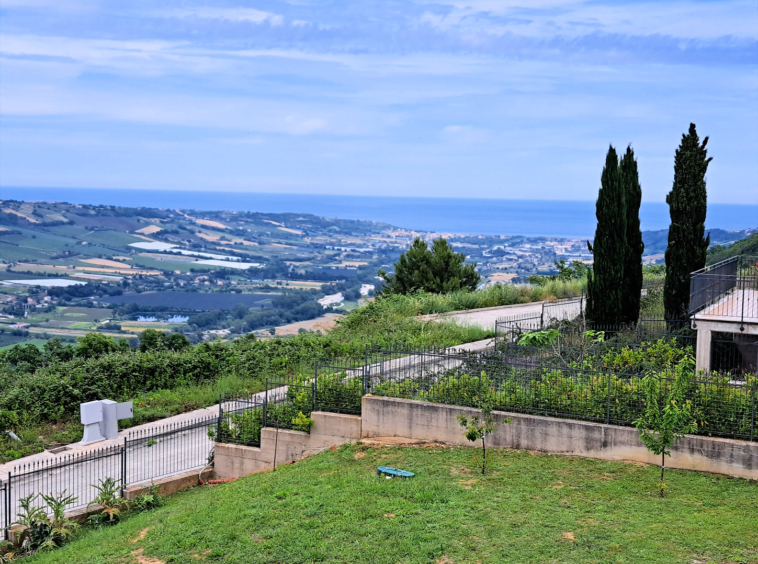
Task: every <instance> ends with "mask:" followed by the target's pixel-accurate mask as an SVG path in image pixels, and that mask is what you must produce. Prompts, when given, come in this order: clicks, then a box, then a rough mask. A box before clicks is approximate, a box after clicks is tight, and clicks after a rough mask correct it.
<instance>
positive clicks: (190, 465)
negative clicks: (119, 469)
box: [122, 417, 218, 484]
mask: <svg viewBox="0 0 758 564" xmlns="http://www.w3.org/2000/svg"><path fill="white" fill-rule="evenodd" d="M217 426H218V419H217V418H216V417H204V418H197V419H192V420H190V421H183V422H181V423H173V424H169V425H163V426H161V427H152V428H149V429H145V430H137V431H133V432H131V433H129V434H128V435H127V437H126V439H125V440H124V474H123V478H122V483H124V484H138V483H141V482H147V481H150V480H155V479H157V478H162V477H164V476H170V475H172V474H178V473H180V472H185V471H189V470H194V469H198V468H202V467H203V466H205V465H207V464H208V463H209V461H210V454H211V451H212V449H213V445H214V441H213V439H212V436H211V435H212V434H209V431H212V430H214V429H215V428H216V427H217Z"/></svg>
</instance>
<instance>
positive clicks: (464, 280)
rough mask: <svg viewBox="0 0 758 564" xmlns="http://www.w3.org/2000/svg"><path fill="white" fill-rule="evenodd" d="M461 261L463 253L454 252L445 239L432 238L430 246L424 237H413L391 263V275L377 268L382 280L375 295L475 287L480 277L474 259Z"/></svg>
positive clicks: (472, 288) (452, 290)
mask: <svg viewBox="0 0 758 564" xmlns="http://www.w3.org/2000/svg"><path fill="white" fill-rule="evenodd" d="M465 262H466V255H464V254H463V253H456V252H455V251H454V250H453V249H452V247H450V245H448V242H447V240H446V239H444V238H442V237H440V238H439V239H435V240H434V241H432V248H431V249H430V248H429V246H428V245H427V244H426V241H424V240H423V239H421V238H418V237H417V238H416V239H415V240H414V241H413V244H412V245H411V248H410V249H408V250H407V251H406V252H404V253H403V254H401V255H400V260H398V261H397V262H396V263H395V274H394V276H392V275H389V274H387V273H386V272H384V271H383V270H380V271H379V276H381V277H382V279H383V280H384V286H383V287H382V289H381V290H380V291H379V295H380V296H390V295H392V294H411V293H413V292H418V291H421V292H432V293H435V294H442V293H446V292H454V291H456V290H469V291H473V290H476V287H477V286H478V285H479V281H480V280H481V277H480V276H479V274H478V273H477V272H476V263H473V264H465Z"/></svg>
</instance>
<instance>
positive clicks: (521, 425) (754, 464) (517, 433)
mask: <svg viewBox="0 0 758 564" xmlns="http://www.w3.org/2000/svg"><path fill="white" fill-rule="evenodd" d="M362 411H363V413H362V420H361V427H362V437H364V438H370V437H406V438H409V439H416V440H425V441H436V442H444V443H449V444H456V445H471V443H469V442H468V441H467V440H466V438H465V437H464V436H463V429H462V428H461V426H460V425H459V423H458V420H457V419H456V417H457V416H458V415H459V414H461V413H467V414H475V413H477V410H475V409H470V408H466V407H458V406H452V405H441V404H435V403H427V402H421V401H414V400H404V399H395V398H384V397H375V396H370V395H369V396H364V398H363V408H362ZM493 417H494V418H495V419H496V420H498V421H503V420H504V419H510V420H511V423H509V424H506V425H501V426H499V427H498V429H497V431H496V432H495V433H494V434H492V435H491V436H490V437H488V441H489V444H490V445H491V446H492V447H496V448H514V449H524V450H537V451H541V452H548V453H554V454H565V455H575V456H586V457H589V458H599V459H604V460H631V461H638V462H648V463H653V464H660V457H658V456H654V455H653V454H652V453H650V452H649V451H648V450H647V449H646V448H645V446H644V445H643V444H642V442H641V441H640V439H639V435H638V433H637V430H636V429H633V428H631V427H620V426H616V425H601V424H598V423H588V422H583V421H574V420H570V419H557V418H554V417H539V416H534V415H523V414H518V413H502V412H497V411H496V412H493ZM666 467H667V468H681V469H686V470H700V471H704V472H713V473H718V474H726V475H729V476H737V477H742V478H751V479H758V443H750V442H746V441H738V440H733V439H718V438H710V437H700V436H695V435H687V436H686V437H685V438H683V439H682V440H681V441H679V443H678V444H677V445H676V447H675V448H674V449H673V450H672V456H671V457H667V458H666Z"/></svg>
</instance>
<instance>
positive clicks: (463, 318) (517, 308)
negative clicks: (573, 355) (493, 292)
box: [419, 298, 583, 330]
mask: <svg viewBox="0 0 758 564" xmlns="http://www.w3.org/2000/svg"><path fill="white" fill-rule="evenodd" d="M582 305H583V298H570V299H567V300H556V301H552V302H534V303H528V304H516V305H509V306H497V307H485V308H481V309H469V310H464V311H451V312H449V313H437V314H432V315H424V316H421V317H420V318H419V319H421V320H422V321H424V320H430V321H455V322H456V323H458V324H459V325H478V326H479V327H481V328H482V329H487V330H493V329H494V328H495V322H496V321H497V320H498V319H501V318H503V317H513V316H519V317H521V316H528V315H534V316H535V317H537V316H540V315H544V319H545V321H547V320H548V319H550V318H556V319H573V318H574V317H576V316H577V315H578V314H579V313H580V312H581V307H582Z"/></svg>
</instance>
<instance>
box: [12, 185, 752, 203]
mask: <svg viewBox="0 0 758 564" xmlns="http://www.w3.org/2000/svg"><path fill="white" fill-rule="evenodd" d="M6 188H8V189H27V188H28V189H32V190H35V189H36V190H102V191H110V190H114V191H115V190H130V191H145V192H147V191H150V192H155V191H164V192H197V193H224V194H246V195H253V194H260V195H265V196H325V197H339V198H378V199H391V198H397V199H406V200H411V199H416V200H497V201H516V202H588V203H594V202H595V200H576V199H562V198H492V197H477V196H470V197H465V198H464V197H458V196H385V195H374V194H333V193H315V194H312V193H307V192H283V193H282V192H260V191H242V190H213V189H210V188H208V189H204V188H187V189H182V188H103V187H92V186H18V185H6V184H0V190H2V189H6ZM6 199H12V198H3V197H0V200H6ZM27 201H32V200H27ZM34 201H49V200H34ZM61 201H62V200H61ZM642 203H643V204H666V202H665V201H659V200H644V199H643V200H642ZM708 204H709V205H723V206H756V207H758V200H756V202H755V203H746V202H739V203H737V202H708ZM90 205H105V204H90ZM136 207H151V206H136Z"/></svg>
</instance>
